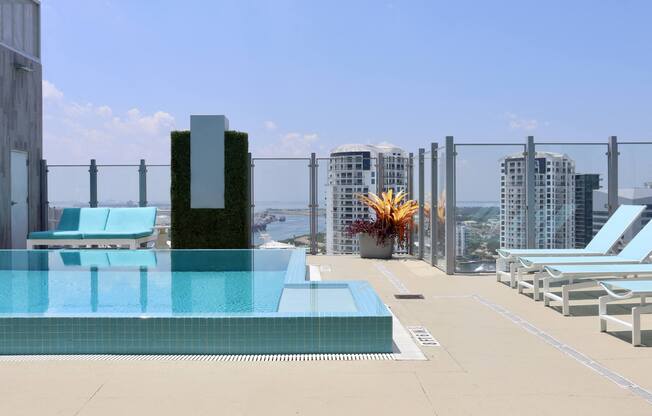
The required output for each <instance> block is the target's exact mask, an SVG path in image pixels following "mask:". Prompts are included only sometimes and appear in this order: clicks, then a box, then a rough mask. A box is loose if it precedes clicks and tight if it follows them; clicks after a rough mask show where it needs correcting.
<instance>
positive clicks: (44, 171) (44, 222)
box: [39, 159, 50, 230]
mask: <svg viewBox="0 0 652 416" xmlns="http://www.w3.org/2000/svg"><path fill="white" fill-rule="evenodd" d="M40 169H41V170H40V172H39V173H40V183H39V186H40V187H41V189H40V198H41V200H40V203H41V211H40V214H41V215H40V217H41V226H40V228H39V229H40V230H49V229H50V217H49V215H50V202H49V201H48V161H47V160H45V159H43V160H41V167H40Z"/></svg>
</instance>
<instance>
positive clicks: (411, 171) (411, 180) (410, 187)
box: [407, 152, 414, 255]
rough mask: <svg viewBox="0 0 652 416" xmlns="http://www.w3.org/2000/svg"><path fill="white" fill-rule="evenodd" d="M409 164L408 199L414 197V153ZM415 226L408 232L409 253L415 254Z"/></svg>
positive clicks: (409, 157)
mask: <svg viewBox="0 0 652 416" xmlns="http://www.w3.org/2000/svg"><path fill="white" fill-rule="evenodd" d="M407 162H408V166H407V188H408V191H407V194H408V199H414V153H412V152H410V154H409V155H408V160H407ZM413 244H414V227H412V228H411V229H410V231H409V234H408V246H407V248H408V254H410V255H412V254H414V247H413Z"/></svg>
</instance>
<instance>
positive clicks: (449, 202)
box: [446, 136, 457, 274]
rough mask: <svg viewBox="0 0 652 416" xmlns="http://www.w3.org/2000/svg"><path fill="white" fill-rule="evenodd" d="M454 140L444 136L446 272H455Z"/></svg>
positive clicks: (451, 137)
mask: <svg viewBox="0 0 652 416" xmlns="http://www.w3.org/2000/svg"><path fill="white" fill-rule="evenodd" d="M456 155H457V152H456V151H455V140H454V139H453V136H446V274H455V254H456V250H455V243H456V236H455V229H456V224H455V221H456V219H455V198H456V196H455V156H456Z"/></svg>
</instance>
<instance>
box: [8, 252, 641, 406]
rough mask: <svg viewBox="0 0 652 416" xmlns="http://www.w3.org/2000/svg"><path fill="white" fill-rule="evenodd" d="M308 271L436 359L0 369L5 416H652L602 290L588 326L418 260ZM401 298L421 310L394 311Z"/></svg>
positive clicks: (487, 280)
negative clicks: (385, 314)
mask: <svg viewBox="0 0 652 416" xmlns="http://www.w3.org/2000/svg"><path fill="white" fill-rule="evenodd" d="M309 263H310V264H315V265H320V266H324V267H321V270H322V271H321V274H322V278H323V279H324V280H329V279H365V280H368V281H369V282H371V284H372V285H373V286H374V287H375V288H376V290H377V291H378V293H379V294H380V296H381V297H382V298H383V299H384V300H385V302H386V303H387V304H388V305H390V307H391V308H392V310H393V312H394V313H395V314H396V315H397V316H398V318H399V319H400V320H401V321H402V323H403V324H404V325H423V326H425V327H427V328H428V329H429V330H430V332H431V333H432V334H433V336H434V337H435V338H436V339H437V340H438V341H439V342H441V344H442V345H441V347H423V348H422V350H423V352H424V353H425V354H426V356H427V357H428V358H429V360H428V361H349V362H347V361H313V362H198V361H133V362H124V361H48V362H12V363H0V398H1V400H0V414H1V415H116V414H147V415H149V414H152V415H217V414H219V415H261V414H265V415H291V414H293V415H294V414H297V415H365V414H374V415H385V414H387V415H390V414H405V415H407V414H409V415H525V414H527V415H571V414H572V415H585V414H591V415H628V416H630V415H650V414H652V402H649V401H647V400H646V398H645V397H644V396H645V394H644V392H643V394H639V395H637V394H635V393H634V392H633V389H632V388H631V387H630V388H627V387H626V385H627V384H628V383H629V382H632V383H634V384H636V385H638V386H640V387H642V388H643V389H647V390H649V391H652V348H647V347H639V348H634V347H632V346H631V344H630V343H629V334H628V333H626V332H620V333H617V334H616V335H607V334H603V333H600V332H599V330H598V328H599V326H598V319H597V317H596V316H595V315H596V314H597V302H596V301H595V299H594V298H593V297H594V296H593V295H594V294H597V293H591V292H590V291H588V292H583V293H582V294H579V295H578V296H576V298H585V300H583V301H580V303H581V304H580V305H577V303H578V302H575V304H576V306H574V307H573V309H572V312H573V313H576V314H579V315H581V316H573V317H563V316H562V315H561V314H560V313H559V312H558V311H556V310H555V309H552V308H545V307H544V306H543V305H542V303H541V302H537V303H534V302H533V301H532V300H531V299H530V298H529V297H527V296H523V295H518V294H517V292H516V291H515V290H512V289H510V288H508V287H507V286H505V285H502V284H499V283H496V281H495V278H494V277H493V276H481V277H465V276H454V277H451V276H446V275H444V274H443V273H441V272H439V271H437V270H436V269H434V268H432V267H430V266H429V265H427V264H426V263H424V262H420V261H415V260H393V261H385V262H382V261H381V262H377V261H371V260H360V259H358V258H355V257H346V256H339V257H330V256H317V257H309ZM378 265H380V266H378ZM401 290H402V291H405V290H408V291H409V292H414V293H422V294H423V295H424V296H425V299H424V300H395V299H394V297H393V294H395V293H398V292H399V291H401ZM593 292H596V291H593ZM616 308H618V306H616ZM626 311H627V309H626V308H623V313H624V314H625V313H626ZM651 324H652V321H650V320H649V319H648V320H645V319H644V321H643V327H644V328H652V325H651ZM539 331H544V332H545V334H548V335H549V336H551V337H553V338H554V339H551V338H545V336H544V335H542V334H541V332H539ZM651 332H652V331H647V332H646V333H645V334H644V338H643V342H646V343H647V344H649V345H652V336H650V333H651ZM544 338H545V339H544ZM556 342H559V343H561V344H555V343H556ZM569 348H571V349H569ZM576 352H578V353H579V354H577V353H576ZM583 362H585V363H589V364H590V365H594V366H595V365H598V366H600V365H601V366H602V367H596V369H592V368H590V367H589V366H587V365H586V364H584V363H583ZM593 363H594V364H593ZM605 369H606V370H609V371H611V372H612V373H608V372H607V373H605V371H604V370H605ZM599 371H602V374H601V373H600V372H599ZM618 376H620V377H624V378H626V380H624V381H623V379H622V378H619V377H618ZM618 383H620V384H621V385H619V384H618Z"/></svg>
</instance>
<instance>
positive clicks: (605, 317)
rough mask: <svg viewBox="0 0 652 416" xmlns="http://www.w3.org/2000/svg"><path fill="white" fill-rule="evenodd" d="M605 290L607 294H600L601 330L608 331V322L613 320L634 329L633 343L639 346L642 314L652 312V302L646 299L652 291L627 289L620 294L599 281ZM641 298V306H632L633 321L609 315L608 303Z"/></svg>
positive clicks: (651, 294)
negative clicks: (647, 301) (649, 302)
mask: <svg viewBox="0 0 652 416" xmlns="http://www.w3.org/2000/svg"><path fill="white" fill-rule="evenodd" d="M599 285H600V286H602V288H603V289H604V290H606V291H607V295H604V296H600V304H599V309H598V310H599V318H600V332H607V323H608V322H612V323H615V324H618V325H621V326H624V327H625V328H629V329H631V330H632V345H633V346H635V347H636V346H639V345H641V315H642V314H644V313H652V304H648V303H646V299H647V298H648V297H650V296H652V291H650V292H633V291H627V292H626V293H624V294H622V295H619V294H617V293H615V292H614V291H612V290H611V289H610V288H609V287H608V286H607V285H605V284H603V283H601V282H600V283H599ZM636 298H638V299H639V302H640V306H635V307H633V308H632V322H631V323H629V322H627V321H623V320H622V319H618V318H616V317H615V316H612V315H609V314H608V313H607V305H608V304H609V303H611V302H617V301H620V300H625V299H636Z"/></svg>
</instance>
